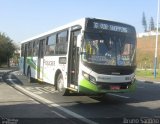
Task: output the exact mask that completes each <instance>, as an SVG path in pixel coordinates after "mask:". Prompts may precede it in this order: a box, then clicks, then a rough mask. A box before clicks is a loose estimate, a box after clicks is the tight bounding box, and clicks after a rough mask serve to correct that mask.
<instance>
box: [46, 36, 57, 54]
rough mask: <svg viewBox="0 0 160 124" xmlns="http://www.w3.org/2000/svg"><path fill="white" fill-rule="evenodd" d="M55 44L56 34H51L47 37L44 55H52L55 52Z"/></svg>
mask: <svg viewBox="0 0 160 124" xmlns="http://www.w3.org/2000/svg"><path fill="white" fill-rule="evenodd" d="M55 46H56V34H53V35H51V36H49V37H48V38H47V42H46V55H51V56H53V55H54V54H55Z"/></svg>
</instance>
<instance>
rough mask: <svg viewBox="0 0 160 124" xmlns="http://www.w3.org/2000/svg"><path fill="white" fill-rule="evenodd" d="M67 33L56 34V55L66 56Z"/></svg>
mask: <svg viewBox="0 0 160 124" xmlns="http://www.w3.org/2000/svg"><path fill="white" fill-rule="evenodd" d="M67 38H68V37H67V31H63V32H60V33H59V34H58V39H57V40H58V41H57V44H56V54H66V53H67V44H68V43H67Z"/></svg>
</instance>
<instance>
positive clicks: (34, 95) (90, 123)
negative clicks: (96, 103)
mask: <svg viewBox="0 0 160 124" xmlns="http://www.w3.org/2000/svg"><path fill="white" fill-rule="evenodd" d="M10 78H11V75H9V79H10ZM10 83H11V84H12V85H13V87H14V88H16V89H17V90H20V91H22V92H23V93H25V94H27V95H29V96H31V97H32V98H34V99H36V100H38V101H40V102H42V103H45V104H47V106H49V107H55V108H57V109H60V110H62V111H63V112H65V113H67V114H68V115H71V116H72V117H74V118H77V119H79V120H81V121H83V122H85V123H88V124H98V123H96V122H94V121H92V120H89V119H87V118H85V117H84V116H82V115H79V114H77V113H74V112H72V111H70V110H68V109H66V108H64V107H62V106H60V105H58V104H56V103H54V102H52V101H50V100H48V99H45V98H43V97H41V96H39V95H36V94H34V93H32V92H29V91H27V90H26V89H25V88H23V87H21V86H19V85H17V84H15V83H14V82H13V80H10Z"/></svg>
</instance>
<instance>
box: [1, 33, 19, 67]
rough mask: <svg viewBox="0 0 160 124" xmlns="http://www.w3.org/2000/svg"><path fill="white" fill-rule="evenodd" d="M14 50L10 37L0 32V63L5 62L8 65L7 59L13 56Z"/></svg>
mask: <svg viewBox="0 0 160 124" xmlns="http://www.w3.org/2000/svg"><path fill="white" fill-rule="evenodd" d="M15 50H16V47H15V45H14V44H13V41H12V40H11V39H10V37H8V36H6V35H5V34H4V33H0V65H1V64H3V63H7V65H8V66H10V63H9V59H10V58H11V57H12V56H13V54H14V51H15Z"/></svg>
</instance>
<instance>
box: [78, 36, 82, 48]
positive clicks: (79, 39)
mask: <svg viewBox="0 0 160 124" xmlns="http://www.w3.org/2000/svg"><path fill="white" fill-rule="evenodd" d="M81 39H82V35H81V34H79V35H78V36H77V47H79V48H80V47H81V41H82V40H81Z"/></svg>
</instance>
